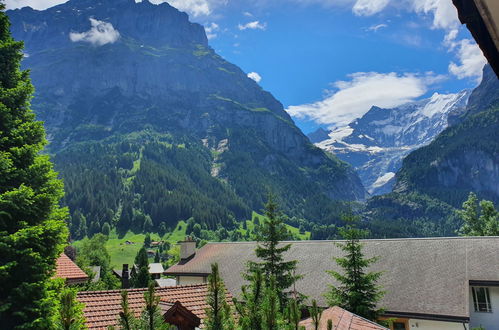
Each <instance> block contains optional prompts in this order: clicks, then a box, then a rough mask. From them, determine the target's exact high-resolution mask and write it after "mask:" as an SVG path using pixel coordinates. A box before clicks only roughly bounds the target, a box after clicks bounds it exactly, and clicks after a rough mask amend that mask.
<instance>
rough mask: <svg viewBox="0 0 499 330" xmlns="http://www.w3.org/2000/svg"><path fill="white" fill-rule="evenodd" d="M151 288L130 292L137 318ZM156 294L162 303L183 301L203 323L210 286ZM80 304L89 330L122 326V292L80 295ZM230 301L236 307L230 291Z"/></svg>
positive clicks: (169, 288)
mask: <svg viewBox="0 0 499 330" xmlns="http://www.w3.org/2000/svg"><path fill="white" fill-rule="evenodd" d="M146 290H147V289H128V290H127V291H128V304H129V307H130V309H131V310H133V311H134V313H135V316H137V317H138V316H140V313H141V311H142V309H143V307H144V292H145V291H146ZM155 294H156V295H157V296H159V297H161V301H165V302H172V301H179V302H180V303H181V304H182V306H183V307H185V308H187V309H188V310H190V311H191V312H192V313H194V314H195V315H196V316H197V317H199V318H200V319H201V320H203V319H204V318H205V317H206V314H205V309H206V308H207V307H208V305H207V304H206V297H207V294H208V286H207V285H206V284H199V285H188V286H173V287H165V288H156V290H155ZM78 301H80V302H82V303H84V304H85V308H84V310H83V313H84V315H85V319H86V326H87V327H88V328H89V329H107V327H108V326H116V325H118V317H119V313H120V312H121V290H113V291H87V292H84V291H82V292H80V293H78ZM227 302H228V303H230V304H232V296H231V294H230V293H228V292H227Z"/></svg>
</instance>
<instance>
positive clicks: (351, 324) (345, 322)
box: [300, 306, 387, 330]
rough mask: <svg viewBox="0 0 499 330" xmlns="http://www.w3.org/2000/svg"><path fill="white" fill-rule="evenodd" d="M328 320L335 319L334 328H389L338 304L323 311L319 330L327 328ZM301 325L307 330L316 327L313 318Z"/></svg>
mask: <svg viewBox="0 0 499 330" xmlns="http://www.w3.org/2000/svg"><path fill="white" fill-rule="evenodd" d="M328 320H331V321H333V329H338V330H387V328H385V327H382V326H381V325H379V324H377V323H374V322H371V321H369V320H366V319H365V318H363V317H360V316H358V315H356V314H353V313H350V312H349V311H347V310H344V309H343V308H341V307H338V306H334V307H331V308H328V309H325V310H324V311H323V312H322V315H321V319H320V321H319V330H326V329H327V321H328ZM300 326H304V327H305V329H306V330H313V329H315V327H314V324H313V321H312V318H308V319H305V320H303V321H301V322H300Z"/></svg>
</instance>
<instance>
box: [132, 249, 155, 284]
mask: <svg viewBox="0 0 499 330" xmlns="http://www.w3.org/2000/svg"><path fill="white" fill-rule="evenodd" d="M149 282H151V276H150V275H149V259H148V258H147V251H146V249H145V248H144V247H142V248H141V249H140V250H139V252H138V253H137V255H136V256H135V266H134V268H133V270H132V277H131V284H132V286H133V287H134V288H147V286H148V285H149Z"/></svg>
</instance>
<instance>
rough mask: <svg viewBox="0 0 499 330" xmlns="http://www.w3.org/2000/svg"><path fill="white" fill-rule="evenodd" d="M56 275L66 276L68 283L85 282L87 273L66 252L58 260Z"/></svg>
mask: <svg viewBox="0 0 499 330" xmlns="http://www.w3.org/2000/svg"><path fill="white" fill-rule="evenodd" d="M55 277H59V278H64V279H66V282H67V283H68V284H78V283H84V282H86V281H87V280H88V276H87V274H85V272H84V271H83V270H81V268H80V267H78V266H77V265H76V264H75V263H74V262H73V260H71V259H69V257H68V256H67V255H65V254H64V253H62V254H61V256H60V257H59V258H58V259H57V261H56V270H55Z"/></svg>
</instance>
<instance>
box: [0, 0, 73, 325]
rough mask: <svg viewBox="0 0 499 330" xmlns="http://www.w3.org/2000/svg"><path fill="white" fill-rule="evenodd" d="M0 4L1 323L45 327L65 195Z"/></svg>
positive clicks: (51, 309)
mask: <svg viewBox="0 0 499 330" xmlns="http://www.w3.org/2000/svg"><path fill="white" fill-rule="evenodd" d="M3 10H4V5H3V4H0V283H1V285H0V324H1V326H2V328H5V329H14V328H49V327H50V326H51V324H53V322H55V318H56V315H57V308H56V306H57V299H56V298H55V297H54V295H52V294H50V293H49V286H50V278H51V277H52V275H53V271H54V269H55V261H56V259H57V258H58V257H59V255H60V253H61V252H62V250H63V244H64V243H65V242H66V241H67V238H68V232H67V227H66V224H65V219H67V217H68V213H67V210H66V209H64V208H61V207H60V206H59V201H60V200H61V198H62V196H63V194H64V192H63V185H62V181H60V180H58V179H57V173H56V172H54V170H53V167H52V164H51V162H50V160H49V157H48V156H47V155H41V154H40V151H42V149H43V147H44V146H45V145H46V143H47V142H46V140H45V131H44V129H43V124H42V123H41V122H39V121H36V120H35V115H34V113H33V112H32V111H31V109H30V103H29V101H30V98H31V95H32V94H33V86H32V85H31V81H30V79H29V72H28V71H20V62H21V59H22V57H23V53H22V49H23V43H22V42H18V41H14V39H13V38H12V36H11V34H10V29H9V27H10V23H9V18H8V17H7V15H6V14H5V12H4V11H3Z"/></svg>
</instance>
